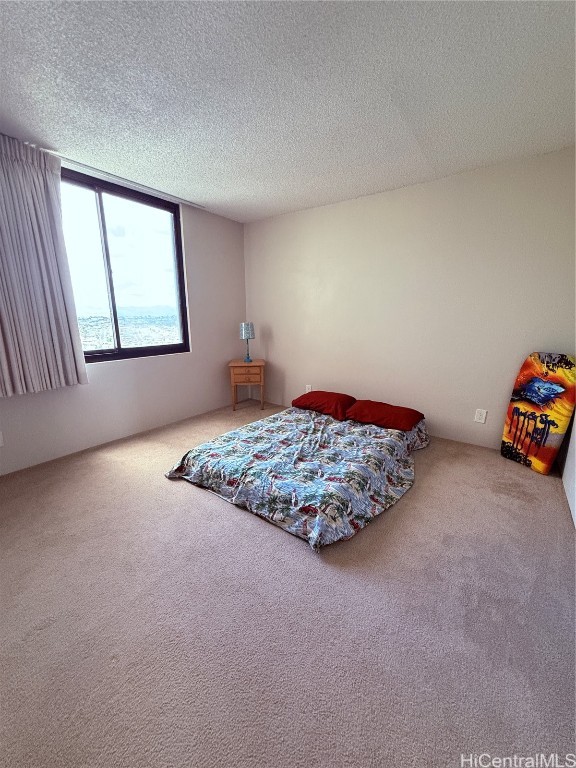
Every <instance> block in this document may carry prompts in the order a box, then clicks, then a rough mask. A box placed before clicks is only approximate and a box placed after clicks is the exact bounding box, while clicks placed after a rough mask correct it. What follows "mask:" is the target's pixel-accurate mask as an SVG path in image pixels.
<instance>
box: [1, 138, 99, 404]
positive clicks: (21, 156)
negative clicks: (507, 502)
mask: <svg viewBox="0 0 576 768" xmlns="http://www.w3.org/2000/svg"><path fill="white" fill-rule="evenodd" d="M87 381H88V380H87V377H86V366H85V364H84V355H83V353H82V344H81V342H80V334H79V331H78V322H77V318H76V309H75V307H74V297H73V294H72V282H71V280H70V270H69V268H68V261H67V258H66V249H65V246H64V234H63V231H62V214H61V202H60V160H59V159H58V158H56V157H53V156H52V155H50V154H48V153H47V152H43V151H42V150H39V149H35V148H34V147H30V146H28V145H26V144H22V143H21V142H19V141H17V140H16V139H12V138H10V137H8V136H4V135H3V134H0V396H2V397H10V396H11V395H22V394H26V393H28V392H41V391H43V390H46V389H57V388H58V387H64V386H71V385H73V384H86V383H87Z"/></svg>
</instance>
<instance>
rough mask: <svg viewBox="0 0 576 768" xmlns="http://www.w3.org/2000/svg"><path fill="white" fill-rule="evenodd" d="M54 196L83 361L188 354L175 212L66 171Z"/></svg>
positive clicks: (145, 197) (138, 195)
mask: <svg viewBox="0 0 576 768" xmlns="http://www.w3.org/2000/svg"><path fill="white" fill-rule="evenodd" d="M61 190H62V220H63V225H64V238H65V241H66V252H67V254H68V262H69V265H70V272H71V276H72V286H73V290H74V298H75V302H76V312H77V315H78V325H79V329H80V337H81V339H82V347H83V349H84V354H85V357H86V360H87V362H91V361H97V360H111V359H122V358H128V357H140V356H148V355H159V354H168V353H174V352H187V351H189V348H190V347H189V342H188V326H187V322H186V317H187V313H186V303H185V292H184V266H183V257H182V245H181V237H180V210H179V207H178V205H177V204H175V203H170V202H168V201H165V200H161V199H159V198H155V197H152V196H150V195H147V194H143V193H141V192H135V191H133V190H130V189H127V188H125V187H121V186H119V185H117V184H112V183H110V182H105V181H100V180H98V179H95V178H92V177H90V176H86V175H85V174H80V173H76V172H75V171H69V170H66V169H63V170H62V186H61Z"/></svg>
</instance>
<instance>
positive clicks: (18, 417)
mask: <svg viewBox="0 0 576 768" xmlns="http://www.w3.org/2000/svg"><path fill="white" fill-rule="evenodd" d="M182 228H183V241H184V250H185V260H186V284H187V291H188V301H189V313H190V336H191V347H192V351H191V352H190V353H189V354H181V355H165V356H160V357H147V358H140V359H136V360H118V361H114V362H109V363H92V364H90V365H88V378H89V384H88V385H86V386H79V387H69V388H65V389H59V390H55V391H52V392H43V393H39V394H36V395H23V396H20V397H12V398H7V399H0V430H2V432H3V435H4V447H2V448H0V474H4V473H7V472H11V471H13V470H16V469H21V468H23V467H28V466H31V465H33V464H38V463H39V462H42V461H47V460H49V459H53V458H57V457H59V456H64V455H66V454H69V453H72V452H74V451H78V450H81V449H84V448H88V447H91V446H93V445H99V444H100V443H104V442H107V441H109V440H114V439H116V438H119V437H125V436H126V435H130V434H134V433H136V432H141V431H143V430H146V429H151V428H152V427H156V426H160V425H162V424H168V423H170V422H172V421H177V420H180V419H183V418H186V417H188V416H192V415H195V414H197V413H202V412H204V411H208V410H211V409H213V408H217V407H219V406H222V405H224V404H225V403H227V402H229V397H230V392H229V383H228V381H229V380H228V370H227V366H226V364H227V362H228V360H229V359H230V358H232V357H236V356H238V354H239V353H240V352H241V351H242V347H241V342H240V341H239V340H238V339H237V328H238V323H240V322H241V321H242V320H244V319H245V300H246V299H245V287H244V260H243V238H242V225H241V224H237V223H235V222H232V221H229V220H227V219H224V218H222V217H219V216H214V215H212V214H209V213H205V212H203V211H199V210H197V209H194V208H191V207H188V206H183V208H182ZM183 447H184V448H185V447H186V446H183Z"/></svg>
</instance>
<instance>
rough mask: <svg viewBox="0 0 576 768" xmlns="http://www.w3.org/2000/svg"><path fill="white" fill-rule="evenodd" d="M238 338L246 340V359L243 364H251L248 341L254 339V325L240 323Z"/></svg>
mask: <svg viewBox="0 0 576 768" xmlns="http://www.w3.org/2000/svg"><path fill="white" fill-rule="evenodd" d="M240 338H241V339H246V357H245V358H244V362H245V363H251V362H252V358H251V357H250V346H249V339H253V338H255V336H254V323H240Z"/></svg>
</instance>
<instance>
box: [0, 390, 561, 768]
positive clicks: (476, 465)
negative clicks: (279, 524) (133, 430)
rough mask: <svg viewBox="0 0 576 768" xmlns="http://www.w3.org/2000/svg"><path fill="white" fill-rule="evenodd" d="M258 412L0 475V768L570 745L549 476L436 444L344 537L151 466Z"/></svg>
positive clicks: (327, 761) (404, 758)
mask: <svg viewBox="0 0 576 768" xmlns="http://www.w3.org/2000/svg"><path fill="white" fill-rule="evenodd" d="M276 410H278V409H272V408H268V409H267V410H266V411H265V412H264V413H262V412H261V411H260V410H259V409H258V408H257V407H255V406H254V404H252V403H244V404H241V407H240V409H239V410H238V411H237V412H236V413H235V414H233V413H232V411H231V410H230V409H222V410H220V411H216V412H214V413H212V414H208V415H206V416H203V417H197V418H194V419H190V420H188V421H185V422H181V423H179V424H176V425H172V426H168V427H165V428H162V429H159V430H155V431H153V432H150V433H147V434H145V435H142V436H138V437H135V438H130V439H127V440H124V441H120V442H117V443H114V444H111V445H108V446H104V447H101V448H97V449H94V450H90V451H86V452H84V453H81V454H77V455H75V456H72V457H69V458H65V459H60V460H58V461H54V462H51V463H49V464H44V465H42V466H39V467H35V468H33V469H30V470H25V471H23V472H19V473H15V474H13V475H9V476H6V477H4V478H0V509H1V514H0V536H1V547H2V557H1V573H0V578H1V590H2V592H1V598H2V621H1V651H0V653H1V663H2V672H1V674H2V677H1V700H0V703H1V720H2V734H1V735H2V746H1V748H0V765H2V766H9V767H10V768H24V767H26V768H62V767H64V766H65V767H66V768H84V767H86V768H96V767H98V768H148V767H153V768H173V767H174V768H176V767H177V768H184V767H186V768H212V767H214V768H220V767H223V768H288V767H300V766H302V767H303V768H308V767H310V768H316V767H318V768H340V767H343V768H344V767H347V766H350V767H351V768H352V767H354V768H388V766H390V767H391V768H408V767H409V766H418V767H420V766H422V767H423V768H436V767H437V768H451V767H452V766H453V767H454V768H459V767H460V766H461V765H466V764H470V763H462V762H461V754H462V753H463V754H464V755H465V756H466V757H468V756H470V755H474V754H481V753H489V754H490V755H493V756H507V755H513V754H514V753H516V754H517V755H533V754H534V753H540V752H545V753H550V752H559V753H566V752H571V751H573V746H572V745H573V737H574V661H575V660H574V545H573V533H574V531H573V527H572V522H571V519H570V515H569V510H568V505H567V502H566V499H565V497H564V493H563V489H562V484H561V481H560V479H559V478H558V477H543V476H541V475H538V474H536V473H535V472H531V471H530V470H528V469H526V468H524V467H522V466H520V465H517V464H514V463H513V462H510V461H506V460H505V459H503V458H501V457H500V455H499V454H498V453H497V452H495V451H491V450H488V449H484V448H478V447H473V446H470V445H464V444H460V443H455V442H450V441H447V440H440V439H434V440H433V441H432V443H431V445H430V446H429V447H428V448H427V449H425V450H424V451H420V452H419V453H417V454H416V482H415V485H414V487H413V488H412V489H411V490H410V491H409V492H408V493H407V494H406V496H405V497H404V498H403V499H401V500H400V501H399V502H398V504H397V505H396V506H395V507H393V508H392V509H390V510H389V511H388V512H386V513H385V514H384V515H383V516H382V517H381V518H379V519H377V520H376V521H375V522H374V523H373V524H372V525H371V526H369V527H368V528H367V529H366V530H364V531H361V532H360V533H359V534H358V535H357V536H356V537H355V538H354V539H352V540H351V541H349V542H344V543H341V544H336V545H332V546H331V547H328V548H326V549H325V550H323V551H322V552H321V553H320V554H315V553H314V552H312V550H311V549H310V548H309V547H308V546H307V545H306V544H305V543H304V542H303V541H300V540H298V539H296V538H294V537H292V536H290V535H288V534H287V533H285V532H284V531H282V530H280V529H278V528H275V527H274V526H272V525H270V524H269V523H267V522H265V521H263V520H260V519H258V518H257V517H254V516H253V515H250V514H249V513H248V512H245V511H243V510H240V509H237V508H235V507H233V506H231V505H229V504H227V503H225V502H224V501H221V500H220V499H218V498H217V497H216V496H214V495H212V494H210V493H208V492H206V491H202V490H200V489H197V488H195V487H193V486H191V485H189V484H188V483H186V482H183V481H182V482H180V481H169V480H167V479H165V478H164V475H163V473H164V472H165V471H166V470H167V469H169V468H170V466H171V465H172V464H173V463H175V462H176V461H177V460H178V459H179V458H180V457H181V455H182V454H183V453H184V452H185V450H186V449H187V448H189V447H191V446H192V445H194V444H198V443H200V442H203V441H204V440H207V439H209V438H211V437H213V436H215V435H216V434H219V433H221V432H224V431H227V430H228V429H232V428H234V427H235V426H238V425H240V424H242V423H246V422H248V421H251V420H254V419H256V418H260V417H261V416H262V415H269V414H270V413H272V412H275V411H276Z"/></svg>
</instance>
